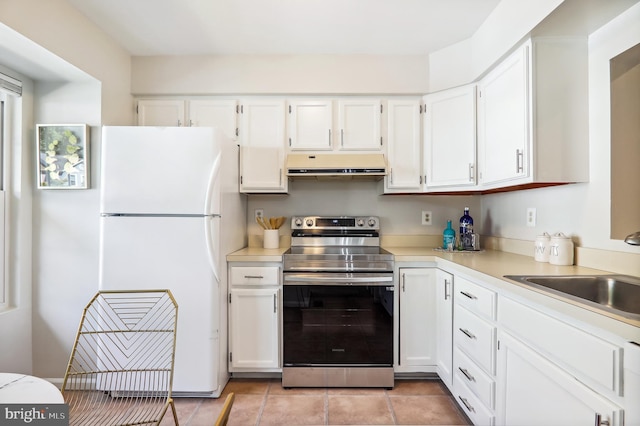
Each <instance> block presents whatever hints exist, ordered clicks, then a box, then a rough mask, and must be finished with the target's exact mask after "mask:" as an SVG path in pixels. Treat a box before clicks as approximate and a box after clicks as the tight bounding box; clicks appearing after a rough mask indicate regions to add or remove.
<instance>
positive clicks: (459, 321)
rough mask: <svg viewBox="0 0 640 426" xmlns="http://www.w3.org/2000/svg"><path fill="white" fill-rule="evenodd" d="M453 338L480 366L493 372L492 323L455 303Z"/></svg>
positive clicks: (494, 340)
mask: <svg viewBox="0 0 640 426" xmlns="http://www.w3.org/2000/svg"><path fill="white" fill-rule="evenodd" d="M453 340H454V342H455V345H456V346H457V347H459V348H460V349H462V351H464V352H465V353H466V354H467V356H469V357H470V358H471V359H472V360H474V361H475V362H476V363H477V364H478V365H479V366H480V367H482V368H484V370H485V371H487V372H489V373H490V374H495V347H496V344H495V342H496V327H495V326H494V325H493V324H490V323H488V322H487V321H485V320H483V319H480V318H479V317H478V316H477V315H474V314H472V313H471V312H469V311H468V310H466V309H465V308H463V307H462V306H460V305H456V307H455V312H454V315H453Z"/></svg>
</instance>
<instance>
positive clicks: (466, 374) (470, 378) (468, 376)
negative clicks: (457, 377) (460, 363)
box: [458, 367, 476, 382]
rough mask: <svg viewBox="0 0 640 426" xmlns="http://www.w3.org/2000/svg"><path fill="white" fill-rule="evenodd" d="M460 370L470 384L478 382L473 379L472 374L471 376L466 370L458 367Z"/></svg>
mask: <svg viewBox="0 0 640 426" xmlns="http://www.w3.org/2000/svg"><path fill="white" fill-rule="evenodd" d="M458 370H460V371H461V372H462V374H464V377H466V378H467V380H468V381H470V382H475V381H476V378H475V377H473V376H472V375H471V374H469V371H467V369H466V368H462V367H458Z"/></svg>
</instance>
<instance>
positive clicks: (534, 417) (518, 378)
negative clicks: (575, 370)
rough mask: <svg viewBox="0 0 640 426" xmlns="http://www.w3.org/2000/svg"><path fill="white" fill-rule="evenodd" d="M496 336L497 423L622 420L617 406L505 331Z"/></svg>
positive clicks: (616, 422) (513, 425) (619, 422)
mask: <svg viewBox="0 0 640 426" xmlns="http://www.w3.org/2000/svg"><path fill="white" fill-rule="evenodd" d="M499 340H500V350H499V351H498V358H499V359H498V365H499V371H498V377H499V378H500V381H499V394H498V406H497V410H496V414H497V420H498V421H497V424H498V425H508V426H518V425H523V426H525V425H526V426H528V425H576V426H577V425H594V424H595V425H596V426H600V425H608V426H616V425H619V426H622V425H623V413H622V409H621V408H620V407H618V406H617V405H615V404H614V403H612V402H610V401H609V400H607V399H606V398H604V397H602V396H601V395H600V394H598V393H597V392H595V391H594V390H592V389H590V388H589V387H587V386H585V385H584V384H582V383H581V382H580V381H578V380H576V377H574V376H573V375H571V374H569V373H567V372H566V370H564V369H562V368H560V367H558V365H557V364H554V363H553V362H551V361H549V360H548V359H546V358H545V357H543V356H542V355H540V354H539V353H538V352H536V351H535V350H533V349H532V348H530V347H529V346H527V345H525V344H524V343H522V342H521V341H519V340H518V339H516V338H514V337H512V336H511V335H509V334H508V333H506V332H500V333H499ZM585 349H586V348H585ZM585 356H588V354H585Z"/></svg>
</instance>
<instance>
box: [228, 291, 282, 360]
mask: <svg viewBox="0 0 640 426" xmlns="http://www.w3.org/2000/svg"><path fill="white" fill-rule="evenodd" d="M278 296H279V290H278V289H277V288H271V289H233V290H232V291H231V305H230V307H229V312H230V318H229V352H230V355H229V357H230V366H231V367H232V368H243V369H247V368H250V369H252V370H256V369H264V368H278V367H279V364H280V361H279V355H278V354H279V347H280V339H279V333H278V324H279V312H278V311H279V308H278V307H279V301H278Z"/></svg>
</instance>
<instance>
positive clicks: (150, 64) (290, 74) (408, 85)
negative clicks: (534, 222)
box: [131, 55, 429, 95]
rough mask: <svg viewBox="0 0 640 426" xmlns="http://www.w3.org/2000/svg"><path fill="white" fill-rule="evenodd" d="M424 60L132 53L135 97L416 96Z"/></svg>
mask: <svg viewBox="0 0 640 426" xmlns="http://www.w3.org/2000/svg"><path fill="white" fill-rule="evenodd" d="M427 64H428V59H427V56H426V55H423V56H407V55H380V56H375V55H292V56H286V55H263V56H260V55H236V56H232V55H229V56H178V57H166V56H161V57H158V56H152V57H146V56H145V57H134V58H133V62H132V66H133V71H132V82H131V90H132V93H134V94H136V95H171V94H180V95H190V94H279V93H286V94H307V93H316V94H318V93H319V94H333V93H339V94H373V93H390V94H421V93H425V92H426V91H427V81H428V73H429V70H428V66H427Z"/></svg>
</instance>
